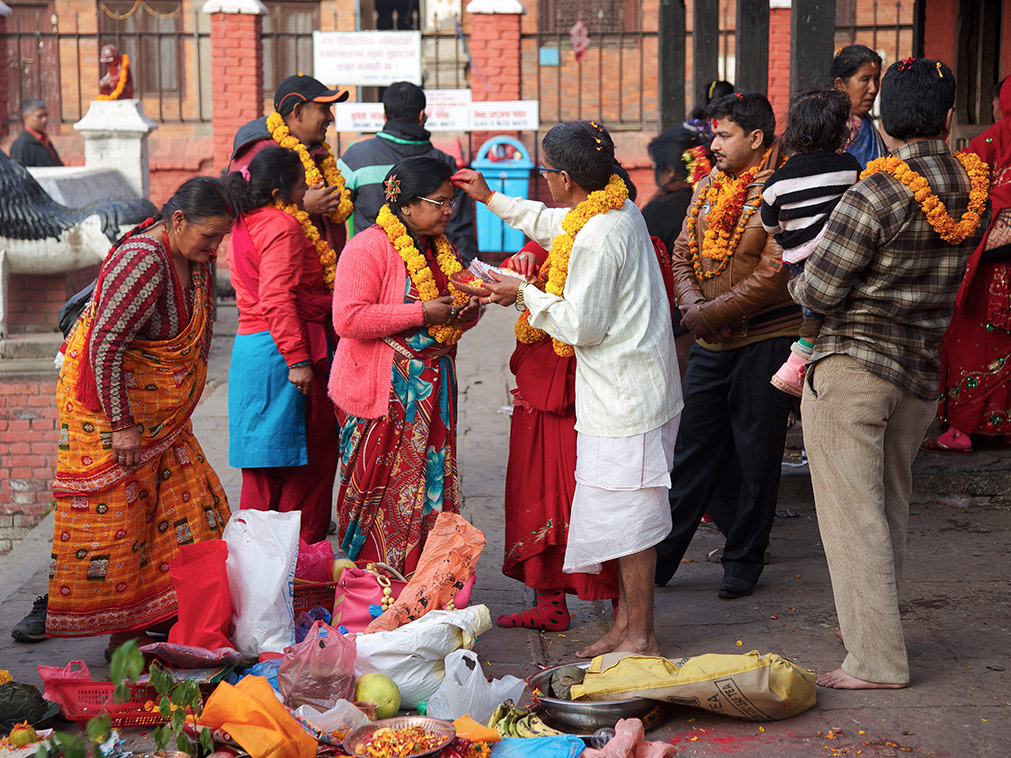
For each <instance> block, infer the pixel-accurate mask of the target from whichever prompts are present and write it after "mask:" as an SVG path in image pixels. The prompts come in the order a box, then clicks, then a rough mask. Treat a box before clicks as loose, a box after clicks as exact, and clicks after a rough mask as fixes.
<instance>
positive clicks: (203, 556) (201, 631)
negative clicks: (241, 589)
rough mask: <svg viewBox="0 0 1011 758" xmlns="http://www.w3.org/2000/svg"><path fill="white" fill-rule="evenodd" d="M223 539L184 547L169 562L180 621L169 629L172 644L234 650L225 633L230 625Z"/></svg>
mask: <svg viewBox="0 0 1011 758" xmlns="http://www.w3.org/2000/svg"><path fill="white" fill-rule="evenodd" d="M227 558H228V545H227V544H225V542H224V540H207V541H205V542H197V543H196V544H193V545H183V546H182V547H180V548H179V554H178V555H177V556H176V557H175V558H173V559H172V561H171V562H170V563H169V576H170V577H172V586H173V587H175V590H176V600H177V601H178V603H179V620H178V621H177V622H176V623H175V624H174V625H173V626H172V629H170V630H169V636H168V641H169V642H170V643H172V644H173V645H189V646H191V647H202V648H206V649H207V650H217V649H218V648H223V647H228V648H230V647H233V645H232V642H231V640H229V639H228V633H229V631H231V626H232V594H231V592H230V591H229V589H228V572H227V571H226V569H225V560H226V559H227Z"/></svg>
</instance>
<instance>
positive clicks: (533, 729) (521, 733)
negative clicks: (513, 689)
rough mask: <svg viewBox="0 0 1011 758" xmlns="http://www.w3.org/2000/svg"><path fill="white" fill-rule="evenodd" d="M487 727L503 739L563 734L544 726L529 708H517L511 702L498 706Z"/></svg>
mask: <svg viewBox="0 0 1011 758" xmlns="http://www.w3.org/2000/svg"><path fill="white" fill-rule="evenodd" d="M488 726H489V727H490V728H492V729H495V730H496V731H498V733H499V734H500V735H502V736H503V737H547V736H549V735H555V734H563V732H559V731H558V730H557V729H552V728H551V727H550V726H548V725H547V724H545V723H544V722H543V721H542V720H541V718H540V717H539V716H537V715H536V714H534V713H533V712H532V711H531V710H530V709H529V708H519V707H517V706H516V704H515V703H514V702H513V701H512V700H506V701H505V702H504V703H502V704H500V705H499V706H498V707H497V708H496V709H495V712H494V713H492V715H491V718H490V719H489V720H488Z"/></svg>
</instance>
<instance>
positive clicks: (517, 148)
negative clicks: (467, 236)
mask: <svg viewBox="0 0 1011 758" xmlns="http://www.w3.org/2000/svg"><path fill="white" fill-rule="evenodd" d="M497 153H504V154H505V156H504V157H502V158H501V159H500V160H493V159H492V158H491V157H489V155H496V154H497ZM509 153H511V154H512V155H509ZM470 165H471V167H472V168H473V169H474V170H476V171H480V172H481V173H482V174H484V178H485V180H486V181H487V182H488V186H489V187H491V188H492V189H493V190H495V191H497V192H501V193H502V194H503V195H508V196H509V197H522V198H525V197H526V196H527V192H528V191H529V187H530V170H531V169H532V168H533V167H534V164H533V162H532V161H531V160H530V153H528V152H527V149H526V148H525V147H524V146H523V143H522V142H520V141H519V140H515V139H513V138H512V137H492V138H491V139H490V140H488V141H487V142H485V143H484V144H483V145H481V148H480V149H479V150H478V151H477V157H476V158H474V160H473V161H471V163H470ZM525 240H526V237H524V235H523V232H521V231H519V230H517V229H513V228H512V227H511V226H509V225H507V224H506V223H504V222H503V221H502V219H500V218H499V217H498V216H496V215H495V214H494V213H492V212H491V211H489V210H488V209H487V208H486V207H485V205H484V203H478V204H477V247H478V250H480V251H481V252H482V253H487V252H500V251H501V252H507V253H515V252H516V251H517V250H519V249H520V248H521V247H523V245H524V244H525Z"/></svg>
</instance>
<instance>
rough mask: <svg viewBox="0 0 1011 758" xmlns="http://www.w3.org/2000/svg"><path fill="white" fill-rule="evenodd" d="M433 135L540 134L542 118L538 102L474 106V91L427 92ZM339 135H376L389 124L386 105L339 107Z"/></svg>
mask: <svg viewBox="0 0 1011 758" xmlns="http://www.w3.org/2000/svg"><path fill="white" fill-rule="evenodd" d="M425 99H426V100H427V107H426V108H425V112H426V114H427V115H428V121H426V122H425V128H426V129H428V130H429V131H430V132H467V131H475V132H481V131H513V132H518V131H536V130H537V128H538V127H539V126H540V121H539V118H540V114H539V111H538V104H537V101H536V100H510V101H502V102H492V101H486V102H477V103H475V102H472V101H471V91H470V90H467V89H461V90H426V91H425ZM334 111H335V116H336V127H337V131H339V132H359V133H362V134H372V133H375V132H378V131H381V130H382V128H383V124H384V123H385V114H384V113H383V105H382V103H337V104H336V107H335V108H334Z"/></svg>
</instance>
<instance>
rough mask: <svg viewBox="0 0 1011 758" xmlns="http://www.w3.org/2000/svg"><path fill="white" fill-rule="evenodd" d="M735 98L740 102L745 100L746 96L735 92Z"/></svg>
mask: <svg viewBox="0 0 1011 758" xmlns="http://www.w3.org/2000/svg"><path fill="white" fill-rule="evenodd" d="M734 97H736V98H737V99H738V100H744V94H743V93H741V92H735V93H734Z"/></svg>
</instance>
